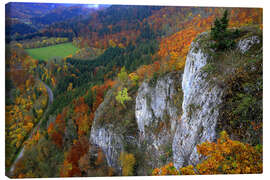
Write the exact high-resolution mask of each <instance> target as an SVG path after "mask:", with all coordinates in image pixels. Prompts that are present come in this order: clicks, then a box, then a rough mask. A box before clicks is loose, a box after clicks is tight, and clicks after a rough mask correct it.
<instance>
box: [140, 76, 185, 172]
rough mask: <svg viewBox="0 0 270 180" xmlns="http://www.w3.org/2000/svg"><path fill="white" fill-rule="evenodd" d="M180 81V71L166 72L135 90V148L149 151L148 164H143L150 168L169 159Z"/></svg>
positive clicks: (176, 114) (178, 100)
mask: <svg viewBox="0 0 270 180" xmlns="http://www.w3.org/2000/svg"><path fill="white" fill-rule="evenodd" d="M181 81H182V73H181V72H177V73H169V74H167V75H165V76H164V77H160V78H158V79H157V80H156V82H152V81H150V82H148V83H146V82H144V83H142V85H141V86H140V88H139V90H138V95H137V97H136V108H135V115H136V121H137V124H138V129H139V132H140V136H139V145H140V146H142V145H144V146H146V151H147V152H151V154H150V155H149V158H150V159H151V161H148V162H146V163H150V165H151V166H152V167H153V168H154V167H158V166H160V165H163V164H164V163H166V162H169V161H171V160H172V156H171V155H172V153H171V146H172V139H173V137H174V132H175V129H176V124H177V120H178V119H179V115H180V114H181V108H180V106H181V104H182V90H181ZM168 154H169V155H168ZM170 154H171V155H170Z"/></svg>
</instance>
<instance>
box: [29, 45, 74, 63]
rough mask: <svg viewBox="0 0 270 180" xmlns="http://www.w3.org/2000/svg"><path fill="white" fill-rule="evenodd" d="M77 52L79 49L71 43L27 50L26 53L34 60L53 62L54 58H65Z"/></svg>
mask: <svg viewBox="0 0 270 180" xmlns="http://www.w3.org/2000/svg"><path fill="white" fill-rule="evenodd" d="M77 50H79V48H77V47H75V46H74V45H73V44H72V43H71V42H69V43H63V44H57V45H53V46H48V47H42V48H33V49H26V52H27V53H28V54H29V55H30V56H31V57H33V58H34V59H38V60H51V59H52V58H54V57H61V58H64V57H66V56H68V55H70V54H75V53H76V51H77Z"/></svg>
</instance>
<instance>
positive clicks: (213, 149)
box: [152, 131, 263, 175]
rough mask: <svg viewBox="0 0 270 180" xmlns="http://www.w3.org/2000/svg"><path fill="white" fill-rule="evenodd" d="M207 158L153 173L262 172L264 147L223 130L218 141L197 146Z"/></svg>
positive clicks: (158, 169) (163, 168) (166, 166)
mask: <svg viewBox="0 0 270 180" xmlns="http://www.w3.org/2000/svg"><path fill="white" fill-rule="evenodd" d="M197 150H198V153H199V154H200V155H203V156H204V157H205V158H206V159H205V160H204V161H202V162H201V163H199V164H197V165H196V167H193V166H192V165H189V166H187V167H182V168H180V169H179V170H176V169H175V167H174V166H173V165H172V163H171V164H169V165H165V166H164V167H162V168H156V169H154V170H153V172H152V175H175V174H182V175H194V174H252V173H262V168H263V166H262V148H261V147H260V146H259V145H257V146H256V147H253V146H251V145H249V144H245V143H241V142H239V141H233V140H231V139H230V138H229V136H228V134H227V133H226V132H225V131H223V132H221V133H220V138H219V139H218V140H217V142H216V143H214V142H204V143H202V144H201V145H198V146H197Z"/></svg>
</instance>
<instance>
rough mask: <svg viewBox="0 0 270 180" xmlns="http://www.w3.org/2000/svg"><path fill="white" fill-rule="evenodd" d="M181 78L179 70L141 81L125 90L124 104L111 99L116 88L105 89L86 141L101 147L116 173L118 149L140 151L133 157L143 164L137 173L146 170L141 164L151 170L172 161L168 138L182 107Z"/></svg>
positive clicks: (119, 169) (171, 135)
mask: <svg viewBox="0 0 270 180" xmlns="http://www.w3.org/2000/svg"><path fill="white" fill-rule="evenodd" d="M181 82H182V72H175V73H169V74H167V75H164V76H163V77H159V78H157V79H152V80H150V81H149V82H143V83H142V85H141V86H140V87H139V89H138V91H137V92H136V93H134V94H132V92H129V95H130V96H131V97H132V99H133V100H132V101H130V102H127V103H126V107H121V105H119V104H117V102H116V101H115V94H116V92H115V91H116V90H117V88H114V89H113V90H110V91H109V92H108V93H107V95H106V97H105V99H104V101H103V103H102V104H101V105H100V106H99V107H98V109H97V110H96V112H95V118H94V122H93V125H92V129H91V136H90V141H91V143H92V144H95V145H97V146H98V147H100V148H101V149H102V150H103V152H104V154H105V156H106V160H107V164H108V165H109V166H111V167H113V168H114V169H115V170H117V172H118V174H120V173H121V167H120V164H119V161H118V159H119V155H120V153H121V152H122V151H127V152H130V153H134V154H135V153H136V152H139V153H140V156H141V157H137V158H140V159H141V160H140V161H141V162H143V163H144V164H145V166H144V167H138V172H137V173H138V174H140V175H147V173H149V172H147V170H146V168H145V167H147V168H149V169H148V170H151V169H152V168H155V167H158V166H160V165H164V164H165V163H167V162H169V161H172V150H171V149H172V148H171V147H172V140H173V137H174V132H175V129H176V124H177V120H178V119H179V116H180V115H181V111H182V109H181V105H182V90H181ZM131 125H132V126H131ZM131 131H132V132H131ZM137 132H138V133H137ZM130 147H132V148H130ZM130 149H132V150H130Z"/></svg>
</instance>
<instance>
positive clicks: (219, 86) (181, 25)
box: [5, 3, 263, 178]
mask: <svg viewBox="0 0 270 180" xmlns="http://www.w3.org/2000/svg"><path fill="white" fill-rule="evenodd" d="M5 21H6V32H5V33H6V39H5V41H6V49H5V51H6V56H5V57H6V59H5V63H6V80H5V87H6V89H5V90H6V106H5V108H6V109H5V113H6V116H5V167H6V168H5V172H6V175H7V176H8V177H11V178H43V177H93V176H149V175H202V174H254V173H256V174H257V173H262V169H263V165H262V147H263V144H262V142H263V141H262V84H263V82H262V30H263V25H262V9H260V8H215V7H209V8H207V7H180V6H170V7H169V6H168V7H167V6H134V5H98V6H97V5H86V4H78V5H76V4H47V3H8V4H6V17H5ZM245 43H246V44H245ZM205 58H206V60H205V61H203V59H205ZM185 84H187V85H185ZM212 101H213V102H212ZM218 102H221V103H219V104H218ZM215 103H216V104H215ZM208 128H209V129H208ZM212 130H213V133H212ZM210 132H211V133H210ZM185 133H186V134H185ZM193 137H194V138H193ZM194 149H195V151H193V150H194Z"/></svg>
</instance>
